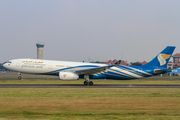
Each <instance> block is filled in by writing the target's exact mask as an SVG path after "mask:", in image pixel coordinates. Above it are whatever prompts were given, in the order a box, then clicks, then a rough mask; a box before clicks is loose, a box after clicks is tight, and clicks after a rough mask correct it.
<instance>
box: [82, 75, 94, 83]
mask: <svg viewBox="0 0 180 120" xmlns="http://www.w3.org/2000/svg"><path fill="white" fill-rule="evenodd" d="M84 78H85V81H84V85H93V82H92V81H89V75H84Z"/></svg>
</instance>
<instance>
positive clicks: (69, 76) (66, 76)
mask: <svg viewBox="0 0 180 120" xmlns="http://www.w3.org/2000/svg"><path fill="white" fill-rule="evenodd" d="M59 79H61V80H78V79H79V75H77V74H75V73H73V72H59Z"/></svg>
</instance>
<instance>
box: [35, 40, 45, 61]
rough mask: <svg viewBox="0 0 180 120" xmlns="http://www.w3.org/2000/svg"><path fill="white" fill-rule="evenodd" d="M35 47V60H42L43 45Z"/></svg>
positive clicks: (38, 44)
mask: <svg viewBox="0 0 180 120" xmlns="http://www.w3.org/2000/svg"><path fill="white" fill-rule="evenodd" d="M36 46H37V59H43V47H44V44H41V43H37V44H36Z"/></svg>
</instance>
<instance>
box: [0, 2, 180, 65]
mask: <svg viewBox="0 0 180 120" xmlns="http://www.w3.org/2000/svg"><path fill="white" fill-rule="evenodd" d="M179 5H180V1H179V0H0V63H2V62H4V61H7V60H10V59H15V58H37V48H36V43H37V42H40V43H45V47H44V59H52V60H68V61H88V60H89V58H90V60H91V61H92V60H94V61H106V60H113V59H118V60H119V59H123V60H126V61H128V62H135V61H144V60H146V61H150V60H151V59H152V58H154V57H155V56H156V55H157V54H158V53H159V52H160V51H162V50H163V49H164V48H165V47H166V46H168V45H170V46H176V50H175V52H174V53H180V7H179Z"/></svg>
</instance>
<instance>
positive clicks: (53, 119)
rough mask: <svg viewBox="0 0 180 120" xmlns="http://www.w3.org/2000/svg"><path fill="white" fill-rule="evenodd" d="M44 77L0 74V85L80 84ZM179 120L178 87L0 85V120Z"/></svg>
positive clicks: (158, 80)
mask: <svg viewBox="0 0 180 120" xmlns="http://www.w3.org/2000/svg"><path fill="white" fill-rule="evenodd" d="M46 77H47V76H41V77H40V76H31V75H30V76H29V75H26V76H24V79H23V80H16V78H17V75H12V76H10V75H9V76H0V84H82V83H83V81H84V80H78V81H62V80H58V78H55V77H51V78H49V79H47V78H46ZM179 79H180V78H179V77H152V78H146V79H138V80H121V81H118V80H93V82H94V84H180V80H179ZM6 119H15V120H36V119H39V120H49V119H50V120H59V119H60V120H84V119H86V120H101V119H103V120H111V119H114V120H153V119H158V120H179V119H180V89H179V88H0V120H6Z"/></svg>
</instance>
